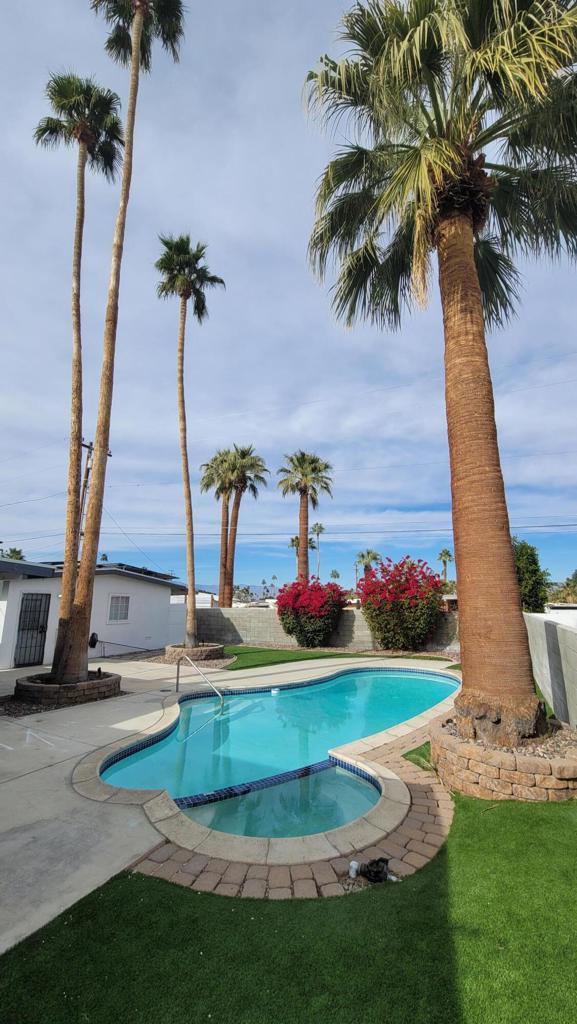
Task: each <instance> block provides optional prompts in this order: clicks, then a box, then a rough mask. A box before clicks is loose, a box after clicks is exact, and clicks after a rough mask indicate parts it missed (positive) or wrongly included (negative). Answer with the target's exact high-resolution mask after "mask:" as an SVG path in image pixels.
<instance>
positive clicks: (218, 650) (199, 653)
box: [164, 644, 224, 665]
mask: <svg viewBox="0 0 577 1024" xmlns="http://www.w3.org/2000/svg"><path fill="white" fill-rule="evenodd" d="M184 657H186V658H190V660H191V661H216V660H217V658H224V646H223V644H202V645H201V646H200V647H182V646H181V645H180V644H169V645H168V647H165V649H164V660H165V661H166V662H167V663H168V664H169V665H176V663H177V661H178V659H179V658H184Z"/></svg>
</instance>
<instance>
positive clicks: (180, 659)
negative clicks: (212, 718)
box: [176, 654, 224, 711]
mask: <svg viewBox="0 0 577 1024" xmlns="http://www.w3.org/2000/svg"><path fill="white" fill-rule="evenodd" d="M183 661H187V662H188V664H189V665H192V668H193V669H194V670H195V671H196V672H198V674H199V676H202V678H203V679H204V681H205V683H207V684H208V685H209V686H210V688H211V690H214V692H215V693H216V695H217V697H218V699H219V700H220V710H221V711H222V709H223V708H224V694H223V693H221V691H220V690H217V688H216V686H215V685H214V683H211V681H210V679H209V678H208V676H205V674H204V672H201V670H200V669H199V667H198V665H195V663H194V661H192V660H191V658H189V657H188V654H181V656H180V658H179V659H178V661H177V662H176V692H177V693H178V692H179V688H180V666H181V664H182V662H183Z"/></svg>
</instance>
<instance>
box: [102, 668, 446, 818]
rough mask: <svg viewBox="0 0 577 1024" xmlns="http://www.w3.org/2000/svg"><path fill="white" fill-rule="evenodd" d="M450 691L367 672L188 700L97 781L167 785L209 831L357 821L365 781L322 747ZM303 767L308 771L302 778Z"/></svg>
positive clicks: (366, 794)
mask: <svg viewBox="0 0 577 1024" xmlns="http://www.w3.org/2000/svg"><path fill="white" fill-rule="evenodd" d="M457 686H458V682H457V681H456V680H455V679H453V678H452V677H451V676H448V675H445V674H443V673H440V672H428V671H424V670H418V669H415V670H410V669H373V668H370V669H357V670H354V671H350V670H348V671H343V672H339V673H336V674H334V675H332V676H330V677H328V678H325V679H323V680H320V681H319V682H313V683H298V684H292V685H290V686H288V687H284V688H278V689H275V688H272V689H271V688H268V689H266V690H262V689H258V690H253V691H249V692H247V691H246V690H245V691H240V692H239V691H236V692H233V693H230V695H229V694H227V695H226V699H225V702H224V707H223V709H222V710H221V708H220V705H219V701H218V699H217V698H216V697H213V696H206V695H205V694H202V695H196V694H195V695H190V696H189V697H186V698H184V700H183V701H182V702H181V711H180V716H179V719H178V721H177V722H176V723H175V725H174V727H173V728H172V729H171V730H170V732H169V733H168V734H167V735H165V736H163V737H162V738H159V739H158V740H152V741H150V740H148V741H147V745H146V746H143V747H142V748H141V749H138V750H134V748H133V750H132V752H131V749H130V748H128V750H127V751H121V752H120V753H119V754H118V753H117V754H115V755H113V758H112V759H109V760H108V762H105V765H104V768H103V770H102V772H101V775H102V778H103V780H104V781H105V782H108V783H110V784H112V785H114V786H121V787H126V788H129V789H133V788H137V789H159V788H163V789H166V790H167V791H168V793H169V794H170V796H172V797H173V799H175V801H176V803H177V804H178V805H179V806H180V807H181V808H185V809H186V813H187V814H188V815H189V816H190V817H192V818H194V819H195V820H197V821H199V822H202V823H204V824H210V827H211V828H216V829H220V830H223V831H227V832H235V833H236V834H240V835H273V834H274V835H289V836H290V835H296V834H302V835H304V834H310V833H311V832H316V831H321V830H322V829H327V828H331V827H337V826H338V825H340V824H343V823H344V820H346V821H350V820H352V819H353V818H355V817H358V816H359V815H361V814H362V813H363V807H366V806H371V805H372V803H374V802H376V800H378V797H379V793H378V791H377V790H376V789H375V788H374V786H375V784H374V782H371V780H370V777H369V776H365V777H362V776H360V775H359V774H358V773H357V774H356V775H351V774H350V773H349V772H343V771H342V770H340V769H339V771H338V772H336V771H335V766H334V764H331V763H329V761H328V759H327V757H328V751H329V750H331V749H332V748H334V747H338V746H341V745H343V744H346V743H349V742H351V741H353V740H357V739H360V738H361V737H364V736H369V735H371V734H372V733H376V732H380V731H382V730H384V729H388V728H390V727H391V726H393V725H397V724H399V723H401V722H403V721H405V720H406V719H409V718H412V717H414V716H416V715H418V714H420V713H421V712H423V711H425V710H428V709H429V708H431V707H433V706H434V705H435V704H438V703H439V702H440V701H442V700H444V699H445V698H446V697H448V696H450V695H451V694H452V693H453V692H454V691H455V690H456V688H457ZM199 696H200V697H201V698H202V699H199ZM306 766H314V770H312V771H311V770H310V769H309V770H308V771H306V772H303V771H302V769H304V768H305V767H306ZM341 769H342V766H341ZM279 775H285V777H284V778H283V779H282V781H281V780H278V779H277V778H276V777H277V776H279ZM317 776H318V777H317ZM307 778H308V780H309V781H308V782H307V783H306V784H305V783H304V782H303V781H302V780H303V779H307ZM263 780H264V781H263ZM295 782H297V783H298V784H297V785H294V783H295ZM287 785H288V786H289V789H286V788H284V787H286V786H287ZM291 785H292V788H291ZM271 786H272V787H273V788H272V789H271V788H270V787H271ZM259 794H260V796H259ZM299 794H300V796H299ZM248 795H250V797H251V799H250V800H247V796H248ZM299 800H300V804H299ZM221 802H222V807H215V806H214V805H215V804H216V803H221ZM210 805H213V806H212V809H208V808H210ZM283 806H284V807H285V809H286V810H285V812H283V811H282V808H283ZM331 807H332V811H331ZM359 807H360V808H361V809H360V810H359V809H358V808H359ZM343 816H344V817H343ZM297 822H298V823H299V824H298V830H297V824H296V823H297ZM319 823H320V826H321V827H320V828H319V827H318V826H319ZM271 829H272V830H273V831H272V832H271V831H270V830H271ZM255 830H256V831H255Z"/></svg>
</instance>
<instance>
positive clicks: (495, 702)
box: [455, 690, 547, 747]
mask: <svg viewBox="0 0 577 1024" xmlns="http://www.w3.org/2000/svg"><path fill="white" fill-rule="evenodd" d="M455 712H456V714H455V725H456V727H457V734H458V736H459V737H460V738H461V739H465V740H479V741H480V742H482V743H486V744H491V745H493V746H497V747H517V746H519V745H520V744H521V743H522V741H523V740H524V739H527V738H528V737H531V736H541V735H543V734H544V733H545V732H546V730H547V717H546V714H545V705H544V704H543V701H540V700H539V698H538V697H537V696H536V695H535V694H529V695H528V696H522V697H515V696H511V695H499V696H493V695H492V694H487V693H481V692H476V691H475V690H462V691H461V693H459V694H458V695H457V697H456V698H455Z"/></svg>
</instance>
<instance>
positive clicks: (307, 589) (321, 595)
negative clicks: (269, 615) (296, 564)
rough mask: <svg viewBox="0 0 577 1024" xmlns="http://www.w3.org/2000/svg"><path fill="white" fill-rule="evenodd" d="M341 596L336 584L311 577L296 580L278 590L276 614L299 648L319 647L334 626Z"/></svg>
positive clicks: (340, 605) (339, 588)
mask: <svg viewBox="0 0 577 1024" xmlns="http://www.w3.org/2000/svg"><path fill="white" fill-rule="evenodd" d="M345 599H346V595H345V592H344V590H342V589H341V587H339V585H338V583H321V582H320V580H318V579H317V578H316V577H315V576H313V577H312V578H311V579H310V581H309V580H305V579H299V580H296V582H295V583H287V584H285V586H284V587H281V589H280V590H279V592H278V597H277V612H278V617H279V619H280V621H281V625H282V627H283V629H284V631H285V633H288V635H289V636H294V637H295V639H296V641H297V642H298V645H299V647H321V646H322V645H323V644H325V643H326V642H327V640H328V639H329V637H330V635H331V633H332V632H333V630H334V629H335V628H336V625H337V623H338V621H339V615H340V614H341V608H342V607H343V605H344V603H345Z"/></svg>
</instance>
